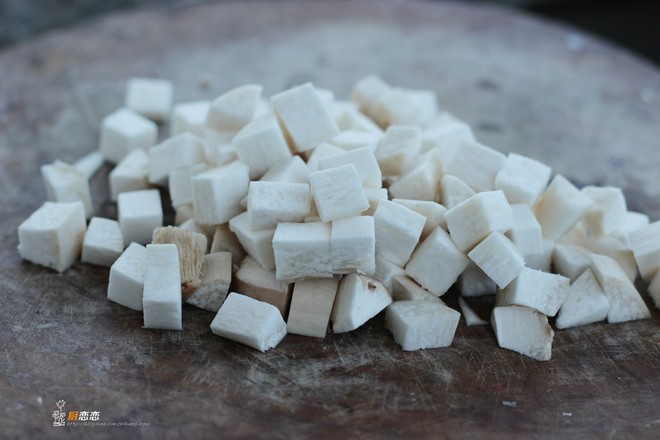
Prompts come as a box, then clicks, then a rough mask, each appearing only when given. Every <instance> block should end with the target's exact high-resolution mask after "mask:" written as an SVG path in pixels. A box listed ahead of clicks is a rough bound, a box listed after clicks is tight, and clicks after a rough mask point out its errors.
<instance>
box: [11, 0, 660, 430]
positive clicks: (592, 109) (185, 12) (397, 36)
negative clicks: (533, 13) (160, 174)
mask: <svg viewBox="0 0 660 440" xmlns="http://www.w3.org/2000/svg"><path fill="white" fill-rule="evenodd" d="M369 73H376V74H378V75H381V76H382V77H383V78H385V79H386V80H388V81H390V82H391V83H393V84H399V85H403V86H408V87H419V88H432V89H434V90H436V91H437V93H438V96H439V97H440V99H441V102H442V105H443V106H445V107H447V108H448V109H451V110H452V111H454V112H455V113H457V114H458V115H459V116H461V117H463V118H465V119H466V120H467V121H469V122H470V123H471V124H473V125H474V127H475V130H476V133H477V135H478V137H479V138H480V139H481V140H482V141H483V142H485V143H487V144H490V145H492V146H494V147H496V148H499V149H501V150H502V151H517V152H523V153H526V154H529V155H532V156H533V157H536V158H538V159H540V160H543V161H545V162H547V163H549V164H551V165H552V166H553V167H554V169H555V170H556V171H559V172H561V173H563V174H565V175H566V176H568V177H569V178H571V179H572V180H574V181H576V182H578V183H580V184H586V183H597V184H613V185H619V186H622V187H623V188H624V190H625V193H626V195H627V197H628V201H629V205H630V207H631V208H632V209H636V210H640V211H643V212H646V213H647V214H649V215H651V216H652V218H653V219H658V218H660V186H658V184H657V182H658V177H659V173H658V171H659V170H660V154H659V153H660V124H658V121H659V120H660V72H659V71H658V70H657V69H656V68H655V67H653V66H651V65H650V64H648V63H645V62H643V61H641V60H639V59H636V58H635V57H633V56H631V55H630V54H628V53H625V52H623V51H621V50H619V49H616V48H613V47H611V46H608V45H606V44H604V43H602V42H598V41H595V40H594V39H592V38H589V37H587V36H584V35H581V34H580V33H579V32H576V31H574V30H571V29H566V28H563V27H560V26H558V25H556V24H551V23H545V22H540V21H538V20H536V19H532V18H530V17H526V16H522V15H520V14H518V13H514V12H512V11H509V10H504V9H496V8H490V7H477V6H466V5H459V4H451V3H418V2H377V3H376V2H361V3H341V4H339V3H338V2H324V3H320V2H314V3H309V2H308V3H301V2H278V3H277V4H276V5H275V4H272V3H261V2H249V3H248V2H245V3H227V4H216V5H209V6H198V7H190V8H184V9H155V10H147V11H141V12H132V13H123V14H118V15H114V16H111V17H109V18H106V19H103V20H100V21H95V22H91V23H88V24H85V25H83V26H81V27H78V28H75V29H71V30H66V31H62V32H53V33H50V34H47V35H45V36H42V37H39V38H36V39H34V40H32V41H30V42H27V43H25V44H22V45H20V46H18V47H14V48H11V49H8V50H5V51H4V52H2V53H0V167H1V168H0V207H1V208H0V209H1V210H2V215H1V216H0V225H1V227H0V232H1V233H2V243H3V244H2V246H0V292H1V299H2V301H0V319H1V321H0V324H1V325H0V343H1V344H2V345H1V347H2V354H1V355H0V373H1V374H0V409H1V410H2V412H1V414H2V422H1V423H0V437H3V438H49V437H60V438H90V437H94V438H96V437H98V438H120V437H144V438H233V437H242V438H255V437H257V438H258V437H265V438H300V437H312V436H315V437H322V438H344V437H349V438H398V437H427V438H443V437H448V438H463V437H465V438H475V437H494V438H503V437H509V436H511V435H513V436H514V437H522V438H530V437H531V438H558V437H559V438H564V437H568V436H571V437H582V438H606V437H607V438H635V439H637V438H657V436H658V433H659V432H660V409H659V406H658V396H659V395H660V373H658V371H659V367H660V331H659V329H660V325H659V324H660V314H659V313H658V312H657V310H654V311H653V318H652V319H651V320H646V321H641V322H634V323H626V324H619V325H607V324H596V325H590V326H586V327H582V328H576V329H572V330H565V331H558V332H557V333H556V337H555V341H554V346H553V359H552V360H551V361H549V362H545V363H541V362H536V361H533V360H530V359H527V358H525V357H522V356H520V355H518V354H516V353H513V352H510V351H506V350H502V349H499V348H498V347H497V344H496V341H495V338H494V336H493V334H492V331H491V330H490V328H489V327H487V326H481V327H471V328H468V327H466V326H465V325H464V323H463V322H461V323H460V325H459V327H458V330H457V333H456V337H455V339H454V342H453V344H452V346H451V347H449V348H446V349H438V350H426V351H418V352H412V353H406V352H403V351H401V350H400V349H399V347H398V346H397V345H396V344H395V343H394V342H393V341H392V338H391V337H390V335H389V334H388V333H387V332H386V331H385V330H383V322H382V317H377V318H375V319H373V320H372V321H370V322H369V323H367V324H366V325H365V326H364V327H362V328H361V329H359V330H357V331H355V332H352V333H350V334H343V335H338V336H333V335H328V336H327V337H326V338H325V339H323V340H318V339H310V338H305V337H300V336H295V335H289V336H287V337H286V338H285V339H284V341H283V342H282V343H281V344H280V346H279V347H277V348H276V349H274V350H272V351H271V352H269V353H267V354H261V353H258V352H256V351H254V350H252V349H250V348H247V347H244V346H241V345H238V344H235V343H233V342H231V341H227V340H224V339H221V338H219V337H215V336H213V335H212V334H211V332H210V331H209V324H210V322H211V320H212V318H213V314H212V313H209V312H205V311H203V310H198V309H194V308H192V307H188V306H185V307H184V310H183V321H184V331H183V332H170V331H155V330H143V329H142V328H141V324H142V316H141V314H139V313H136V312H133V311H130V310H128V309H125V308H122V307H121V306H118V305H116V304H114V303H111V302H108V301H107V300H106V297H105V293H106V283H107V276H108V270H107V269H103V268H98V267H94V266H89V265H83V264H80V263H78V264H75V265H74V266H73V267H72V268H71V269H70V270H69V271H68V272H66V273H65V274H62V275H59V274H56V273H53V272H52V271H49V270H46V269H43V268H41V267H38V266H35V265H32V264H29V263H26V262H22V261H21V259H20V258H19V256H18V254H17V252H16V250H15V249H16V245H17V234H16V228H17V226H18V225H19V223H20V222H21V221H22V220H23V219H25V218H26V217H27V216H28V215H29V213H30V212H32V211H33V210H34V209H36V208H37V207H38V206H39V205H40V204H41V203H42V202H43V200H44V199H45V192H44V189H43V186H42V183H41V181H40V179H39V177H38V169H39V165H40V164H43V163H46V162H50V161H52V160H54V159H56V158H61V159H63V160H67V161H73V160H75V159H76V158H78V157H80V156H81V155H82V154H84V153H87V152H89V151H92V150H94V149H95V148H96V147H97V139H98V125H99V121H100V119H101V118H102V117H103V115H105V114H107V113H108V112H110V111H112V110H113V109H115V108H116V107H118V106H119V105H120V104H121V102H122V99H123V88H124V83H125V80H126V78H127V77H129V76H134V75H144V76H162V77H166V78H169V79H171V80H173V81H174V83H175V85H176V91H175V98H176V100H177V101H182V100H191V99H198V98H203V97H208V98H212V97H214V96H215V95H217V94H219V93H220V92H221V91H224V90H226V89H228V88H230V87H232V86H236V85H239V84H242V83H248V82H257V83H263V84H264V85H265V90H266V92H267V93H269V94H270V93H273V92H276V91H279V90H282V89H283V88H285V87H287V86H289V85H292V84H295V83H300V82H302V81H307V80H312V81H314V82H315V83H316V84H317V85H319V86H323V87H327V88H330V89H333V90H335V91H336V92H337V94H338V96H339V97H345V96H346V95H347V94H348V91H349V90H350V86H351V84H352V83H353V82H354V81H355V80H357V79H358V78H359V77H361V76H363V75H365V74H369ZM108 172H109V168H104V169H103V170H102V171H101V172H100V173H99V174H98V175H97V176H96V177H95V178H94V179H93V181H92V187H93V188H92V189H93V194H94V202H95V208H96V212H97V214H99V215H103V216H109V217H114V216H115V214H116V212H115V209H116V208H115V206H114V205H113V204H112V203H110V202H109V201H108V186H107V177H108ZM639 287H640V288H642V289H643V288H644V287H645V286H644V285H643V284H642V283H640V284H639ZM447 298H448V299H447V301H448V303H449V304H450V305H453V306H456V294H455V292H450V293H449V294H448V295H447ZM490 301H491V300H489V299H482V300H476V301H473V302H472V304H473V305H474V306H475V307H476V308H477V311H478V312H480V313H481V314H482V315H483V316H486V315H487V314H488V309H489V307H490V306H491V305H492V304H491V303H490ZM60 399H63V400H65V401H66V402H67V403H66V409H67V410H79V411H99V412H100V420H101V421H103V422H137V423H148V424H150V425H149V426H146V427H142V428H132V427H105V428H102V427H67V428H56V427H53V426H52V422H53V419H52V417H51V413H52V412H53V410H54V409H55V402H57V401H58V400H60Z"/></svg>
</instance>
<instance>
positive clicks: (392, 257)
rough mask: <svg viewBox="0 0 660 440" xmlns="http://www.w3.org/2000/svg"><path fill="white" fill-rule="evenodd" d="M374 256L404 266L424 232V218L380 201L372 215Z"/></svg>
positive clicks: (408, 210) (388, 202)
mask: <svg viewBox="0 0 660 440" xmlns="http://www.w3.org/2000/svg"><path fill="white" fill-rule="evenodd" d="M374 221H375V224H376V255H379V256H380V257H382V258H385V259H386V260H389V261H391V262H392V263H394V264H396V265H399V266H404V265H405V264H406V262H407V261H408V260H409V259H410V255H411V254H412V252H413V251H414V250H415V246H417V243H418V242H419V237H420V236H421V234H422V231H423V230H424V225H425V224H426V217H424V216H423V215H421V214H418V213H417V212H415V211H413V210H411V209H409V208H406V207H405V206H403V205H400V204H398V203H394V202H391V201H389V200H381V201H380V202H379V203H378V208H377V209H376V212H375V213H374Z"/></svg>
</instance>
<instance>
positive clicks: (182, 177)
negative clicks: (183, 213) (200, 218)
mask: <svg viewBox="0 0 660 440" xmlns="http://www.w3.org/2000/svg"><path fill="white" fill-rule="evenodd" d="M207 168H208V167H207V165H206V164H205V163H196V164H194V165H188V166H186V167H182V168H177V169H176V170H172V171H171V172H170V176H169V179H168V181H169V189H170V199H172V206H174V207H175V208H178V207H180V206H183V205H190V207H191V208H192V203H193V192H192V178H193V176H196V175H198V174H202V173H203V172H205V171H206V170H207ZM192 215H193V214H192V212H191V216H192Z"/></svg>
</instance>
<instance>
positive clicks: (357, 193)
mask: <svg viewBox="0 0 660 440" xmlns="http://www.w3.org/2000/svg"><path fill="white" fill-rule="evenodd" d="M309 183H310V185H311V188H312V197H313V198H314V203H315V205H316V208H317V209H318V212H319V216H320V217H321V221H323V222H330V221H333V220H338V219H340V218H345V217H353V216H354V215H359V214H360V213H361V212H362V211H365V210H366V209H367V208H369V201H368V200H367V196H366V194H365V193H364V188H363V187H362V183H361V182H360V176H359V175H358V172H357V170H356V168H355V165H353V164H350V165H343V166H340V167H336V168H329V169H327V170H321V171H314V172H312V173H309Z"/></svg>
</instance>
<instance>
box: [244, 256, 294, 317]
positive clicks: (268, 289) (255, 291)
mask: <svg viewBox="0 0 660 440" xmlns="http://www.w3.org/2000/svg"><path fill="white" fill-rule="evenodd" d="M291 286H292V285H291V284H289V283H287V282H286V281H280V280H278V279H277V278H276V277H275V270H267V269H264V268H263V267H262V266H261V265H260V264H259V263H258V262H257V261H256V260H254V259H253V258H252V257H250V256H247V257H245V259H244V260H243V261H242V262H241V265H240V267H239V269H238V271H236V275H235V277H234V289H235V290H240V291H241V292H242V293H243V295H247V296H249V297H250V298H254V299H256V300H259V301H264V302H267V303H268V304H272V305H273V306H275V307H277V310H279V311H280V314H281V315H282V316H286V313H287V310H288V309H289V303H290V302H291Z"/></svg>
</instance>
